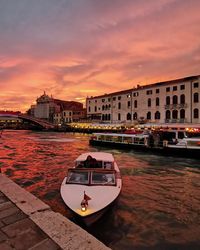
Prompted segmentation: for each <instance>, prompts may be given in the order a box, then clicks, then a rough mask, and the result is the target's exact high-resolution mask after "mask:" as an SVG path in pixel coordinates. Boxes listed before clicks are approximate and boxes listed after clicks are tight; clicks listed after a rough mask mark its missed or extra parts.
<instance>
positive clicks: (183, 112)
mask: <svg viewBox="0 0 200 250" xmlns="http://www.w3.org/2000/svg"><path fill="white" fill-rule="evenodd" d="M180 118H181V119H185V109H181V110H180Z"/></svg>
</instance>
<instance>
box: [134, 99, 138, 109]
mask: <svg viewBox="0 0 200 250" xmlns="http://www.w3.org/2000/svg"><path fill="white" fill-rule="evenodd" d="M134 108H137V100H135V101H134Z"/></svg>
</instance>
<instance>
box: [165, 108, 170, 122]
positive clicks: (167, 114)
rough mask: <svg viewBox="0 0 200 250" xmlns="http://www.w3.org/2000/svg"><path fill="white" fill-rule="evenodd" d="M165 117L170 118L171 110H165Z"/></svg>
mask: <svg viewBox="0 0 200 250" xmlns="http://www.w3.org/2000/svg"><path fill="white" fill-rule="evenodd" d="M165 117H166V119H167V120H170V119H171V112H170V110H167V111H166V113H165Z"/></svg>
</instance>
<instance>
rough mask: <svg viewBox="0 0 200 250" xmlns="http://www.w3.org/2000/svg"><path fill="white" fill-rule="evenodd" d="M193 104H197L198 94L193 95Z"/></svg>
mask: <svg viewBox="0 0 200 250" xmlns="http://www.w3.org/2000/svg"><path fill="white" fill-rule="evenodd" d="M194 102H195V103H197V102H199V94H198V93H194Z"/></svg>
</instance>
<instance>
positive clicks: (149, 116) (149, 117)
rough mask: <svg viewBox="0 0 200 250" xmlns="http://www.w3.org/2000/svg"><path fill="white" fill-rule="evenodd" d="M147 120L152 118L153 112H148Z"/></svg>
mask: <svg viewBox="0 0 200 250" xmlns="http://www.w3.org/2000/svg"><path fill="white" fill-rule="evenodd" d="M147 120H151V112H150V111H149V112H148V113H147Z"/></svg>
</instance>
